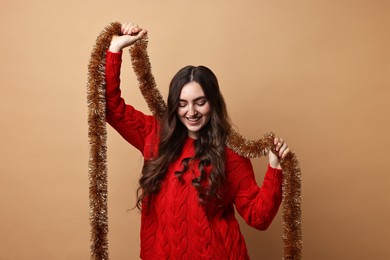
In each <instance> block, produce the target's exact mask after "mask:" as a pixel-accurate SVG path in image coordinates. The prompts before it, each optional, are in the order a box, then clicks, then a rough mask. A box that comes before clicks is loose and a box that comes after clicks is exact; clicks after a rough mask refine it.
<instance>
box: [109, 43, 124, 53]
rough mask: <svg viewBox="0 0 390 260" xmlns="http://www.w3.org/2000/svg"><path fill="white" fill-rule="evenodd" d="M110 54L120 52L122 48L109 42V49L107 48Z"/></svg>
mask: <svg viewBox="0 0 390 260" xmlns="http://www.w3.org/2000/svg"><path fill="white" fill-rule="evenodd" d="M108 50H109V51H110V52H122V47H121V46H118V45H117V44H115V43H113V42H111V44H110V47H109V48H108Z"/></svg>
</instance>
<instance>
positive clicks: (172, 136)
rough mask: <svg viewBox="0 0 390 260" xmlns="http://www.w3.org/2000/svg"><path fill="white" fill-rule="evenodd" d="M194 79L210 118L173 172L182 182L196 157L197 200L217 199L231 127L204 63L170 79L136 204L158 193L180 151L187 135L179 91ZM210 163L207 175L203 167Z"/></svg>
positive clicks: (185, 68)
mask: <svg viewBox="0 0 390 260" xmlns="http://www.w3.org/2000/svg"><path fill="white" fill-rule="evenodd" d="M192 81H195V82H197V83H198V84H199V85H200V86H201V87H202V90H203V92H204V94H205V96H206V98H207V100H208V102H209V104H210V108H211V111H210V120H209V121H208V123H207V124H206V125H205V126H204V127H203V128H201V129H200V130H199V131H198V138H197V139H196V140H194V145H195V155H194V156H193V157H192V158H184V159H183V160H182V162H181V163H182V170H181V171H177V172H175V175H176V177H177V178H178V179H179V180H180V181H183V179H182V175H183V174H184V173H185V172H186V171H187V170H188V164H189V162H190V161H191V160H195V159H196V160H199V164H198V168H199V171H200V175H199V176H198V177H194V178H193V179H192V185H193V186H194V187H195V189H196V190H197V193H198V196H199V202H200V203H201V204H203V205H205V204H207V202H208V201H210V200H211V199H215V198H216V199H220V198H221V197H220V194H219V191H220V188H221V187H222V185H223V184H224V182H225V179H226V178H225V140H226V137H227V134H228V131H229V128H230V122H229V118H228V114H227V109H226V105H225V101H224V98H223V96H222V94H221V92H220V89H219V84H218V80H217V77H216V76H215V75H214V73H213V72H212V71H211V70H210V69H209V68H207V67H205V66H197V67H196V66H191V65H190V66H186V67H184V68H182V69H181V70H179V71H178V72H177V73H176V75H175V76H174V77H173V79H172V80H171V83H170V86H169V94H168V101H167V110H166V111H165V114H164V116H163V117H162V119H161V129H160V144H159V148H158V155H157V157H156V158H154V159H151V160H148V161H145V163H144V166H143V168H142V175H141V178H140V180H139V185H140V186H139V188H138V190H137V207H138V208H139V209H141V204H142V202H144V203H149V202H150V201H151V198H152V195H153V194H156V193H158V192H159V190H160V187H161V182H162V180H163V179H164V177H165V175H166V174H167V170H168V167H169V164H170V163H172V162H174V161H175V160H176V159H177V158H178V157H179V156H180V154H181V152H182V149H183V146H184V142H185V140H186V138H187V136H188V132H187V128H186V127H185V126H184V125H183V123H182V122H181V121H180V119H179V118H178V116H177V109H178V106H179V100H180V93H181V90H182V88H183V87H184V86H185V85H186V84H187V83H189V82H192ZM209 166H210V169H211V170H210V174H207V173H206V170H205V168H206V167H209Z"/></svg>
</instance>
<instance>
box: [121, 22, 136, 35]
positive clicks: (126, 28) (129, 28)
mask: <svg viewBox="0 0 390 260" xmlns="http://www.w3.org/2000/svg"><path fill="white" fill-rule="evenodd" d="M135 28H138V25H136V24H133V23H125V24H123V25H122V34H129V35H131V34H132V33H134V32H133V31H135Z"/></svg>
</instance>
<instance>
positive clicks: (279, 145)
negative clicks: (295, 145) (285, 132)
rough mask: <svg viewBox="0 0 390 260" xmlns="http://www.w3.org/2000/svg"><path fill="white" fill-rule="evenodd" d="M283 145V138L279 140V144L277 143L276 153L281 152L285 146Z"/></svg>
mask: <svg viewBox="0 0 390 260" xmlns="http://www.w3.org/2000/svg"><path fill="white" fill-rule="evenodd" d="M283 144H284V141H283V139H282V138H279V139H278V142H277V144H276V147H275V150H276V151H279V150H280V148H281V147H282V146H283Z"/></svg>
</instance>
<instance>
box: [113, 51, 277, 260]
mask: <svg viewBox="0 0 390 260" xmlns="http://www.w3.org/2000/svg"><path fill="white" fill-rule="evenodd" d="M121 61H122V53H111V52H109V51H108V52H107V56H106V98H107V122H108V123H109V124H110V125H111V126H112V127H114V128H115V129H116V130H117V131H118V132H119V133H120V134H121V135H122V136H123V137H124V139H126V140H127V141H128V142H129V143H130V144H132V145H133V146H134V147H135V148H137V149H138V150H139V151H140V152H141V153H142V155H143V156H144V159H145V160H148V159H150V158H152V156H153V154H155V153H156V152H157V150H158V143H159V142H158V138H159V136H158V131H159V122H158V120H157V119H156V118H154V117H153V116H148V115H144V114H143V113H142V112H140V111H138V110H136V109H134V108H133V107H132V106H130V105H127V104H125V102H124V100H123V98H122V97H121V91H120V88H119V86H120V69H121ZM225 151H226V183H225V184H224V186H223V189H222V190H223V202H222V203H221V202H220V203H219V205H218V207H216V206H215V205H214V206H210V207H208V210H207V211H206V210H205V207H204V206H201V205H200V204H199V200H198V195H197V191H196V189H195V188H194V187H193V186H192V184H191V180H192V179H193V178H194V177H196V176H199V174H200V173H199V170H198V167H197V165H198V164H197V163H198V162H197V161H196V160H194V161H192V162H191V163H190V165H189V166H190V167H189V170H188V171H187V172H185V173H184V174H183V180H184V182H180V181H179V180H178V178H177V177H176V176H175V174H174V172H175V171H178V170H181V169H182V165H181V162H182V160H183V159H184V158H189V157H192V156H193V155H194V153H195V150H194V140H193V139H191V138H187V140H186V142H185V145H184V148H183V151H182V154H181V156H180V157H179V158H178V159H177V160H176V161H175V162H172V163H171V165H170V166H169V168H168V173H167V175H166V177H165V179H164V180H163V182H162V185H161V190H160V191H159V193H158V194H156V195H155V196H154V197H153V201H152V204H151V205H150V206H148V209H149V210H146V209H145V207H143V209H142V212H141V258H142V259H145V260H149V259H150V260H159V259H178V260H179V259H215V260H224V259H231V260H237V259H249V257H248V253H247V249H246V245H245V241H244V238H243V236H242V234H241V232H240V228H239V224H238V222H237V219H236V217H235V213H234V212H235V211H234V206H235V208H236V210H237V212H238V213H239V214H240V215H241V216H242V217H243V218H244V219H245V221H246V222H247V223H248V224H249V225H250V226H252V227H255V228H257V229H259V230H265V229H266V228H267V227H268V226H269V225H270V224H271V222H272V220H273V218H274V217H275V215H276V213H277V211H278V208H279V206H280V203H281V200H282V172H281V171H280V170H277V169H273V168H271V167H270V166H269V165H268V169H267V172H266V174H265V177H264V181H263V184H262V186H261V187H259V186H258V185H257V183H256V181H255V176H254V172H253V168H252V164H251V162H250V160H249V159H247V158H244V157H241V156H239V155H237V154H236V153H234V152H233V151H231V150H230V149H229V148H225ZM209 170H210V169H206V173H207V171H209ZM211 204H212V203H211ZM210 208H211V209H210ZM210 212H211V213H210Z"/></svg>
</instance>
